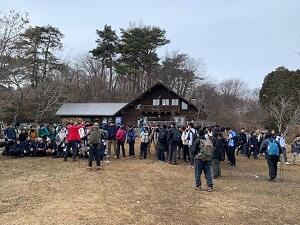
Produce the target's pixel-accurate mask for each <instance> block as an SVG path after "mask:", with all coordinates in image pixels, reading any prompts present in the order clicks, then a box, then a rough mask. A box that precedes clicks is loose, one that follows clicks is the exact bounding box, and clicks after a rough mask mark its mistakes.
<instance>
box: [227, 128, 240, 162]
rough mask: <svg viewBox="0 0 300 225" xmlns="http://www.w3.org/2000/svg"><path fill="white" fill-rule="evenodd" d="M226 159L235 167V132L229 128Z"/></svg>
mask: <svg viewBox="0 0 300 225" xmlns="http://www.w3.org/2000/svg"><path fill="white" fill-rule="evenodd" d="M228 130H229V133H228V147H229V148H228V160H229V162H230V165H231V166H233V167H235V166H236V159H235V149H236V146H237V138H238V137H237V134H236V132H235V131H234V130H232V129H231V128H228Z"/></svg>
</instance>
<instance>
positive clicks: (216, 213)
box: [0, 157, 300, 225]
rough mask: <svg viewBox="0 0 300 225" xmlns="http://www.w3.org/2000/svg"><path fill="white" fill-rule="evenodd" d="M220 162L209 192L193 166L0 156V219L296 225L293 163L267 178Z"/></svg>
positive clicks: (243, 162) (299, 183)
mask: <svg viewBox="0 0 300 225" xmlns="http://www.w3.org/2000/svg"><path fill="white" fill-rule="evenodd" d="M237 160H238V166H237V167H236V168H231V167H229V166H227V165H226V163H224V164H223V166H222V169H223V171H222V173H223V177H222V178H221V179H218V180H215V181H214V183H215V191H214V192H213V193H207V192H196V191H194V189H193V187H194V173H193V169H191V168H189V167H187V166H186V165H185V164H184V163H182V162H181V164H180V165H179V166H172V165H169V164H167V163H161V162H158V161H156V160H154V159H153V158H150V159H147V160H136V159H126V160H122V159H121V160H118V161H117V160H112V161H111V162H110V163H109V164H106V165H105V166H104V167H103V169H102V170H101V171H94V170H93V171H89V170H87V169H86V166H87V162H86V161H84V160H78V161H77V162H71V161H68V162H66V163H64V162H63V161H62V160H61V159H51V158H23V159H13V158H9V159H7V158H5V157H1V158H0V171H1V173H0V188H1V195H0V224H3V225H12V224H13V225H18V224H30V225H37V224H39V225H48V224H49V225H50V224H60V225H79V224H80V225H84V224H86V225H96V224H97V225H98V224H122V225H124V224H153V225H154V224H155V225H157V224H180V225H184V224H256V225H257V224H299V223H300V222H299V221H300V213H299V208H300V195H299V193H300V175H299V170H300V166H284V171H283V177H281V179H279V180H278V181H277V182H275V183H269V182H268V181H267V166H266V162H265V160H264V159H260V160H257V161H255V160H253V159H246V158H242V157H238V159H237Z"/></svg>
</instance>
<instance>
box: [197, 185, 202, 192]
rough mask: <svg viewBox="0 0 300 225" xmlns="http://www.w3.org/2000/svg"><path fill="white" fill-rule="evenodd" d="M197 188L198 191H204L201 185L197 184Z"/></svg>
mask: <svg viewBox="0 0 300 225" xmlns="http://www.w3.org/2000/svg"><path fill="white" fill-rule="evenodd" d="M195 190H196V191H203V189H202V188H201V187H200V186H196V187H195Z"/></svg>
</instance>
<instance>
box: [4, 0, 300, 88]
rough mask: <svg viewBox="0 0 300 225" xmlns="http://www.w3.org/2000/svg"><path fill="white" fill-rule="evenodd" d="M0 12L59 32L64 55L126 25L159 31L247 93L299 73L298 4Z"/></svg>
mask: <svg viewBox="0 0 300 225" xmlns="http://www.w3.org/2000/svg"><path fill="white" fill-rule="evenodd" d="M0 9H1V11H2V12H7V11H8V10H11V9H13V10H16V11H26V12H28V13H29V16H30V21H31V24H33V25H40V26H41V25H47V24H51V25H53V26H56V27H58V28H59V29H60V30H61V32H62V33H63V34H64V35H65V39H64V46H65V48H64V52H65V54H68V55H69V54H70V55H71V56H75V55H77V54H83V53H87V52H88V51H89V50H91V49H92V48H94V47H95V40H96V38H97V37H96V34H95V30H96V29H98V28H100V29H101V28H103V26H104V24H108V25H111V26H112V27H113V28H114V29H116V30H119V28H120V27H121V28H126V27H128V24H129V22H135V23H136V24H140V23H142V24H144V25H157V26H159V27H161V28H163V29H165V30H166V31H167V34H166V35H167V37H168V38H169V39H170V40H171V43H170V44H168V45H166V46H165V47H163V48H161V49H160V50H159V54H160V56H163V55H165V54H166V53H171V52H173V51H179V52H181V53H187V54H189V55H190V56H192V57H195V58H203V59H204V60H205V63H206V65H207V73H208V75H209V76H210V77H211V78H212V79H213V80H222V79H228V78H241V79H243V80H244V81H246V82H247V83H248V84H249V85H250V87H251V88H255V87H259V86H260V85H261V83H262V81H263V78H264V76H265V75H266V74H267V73H268V72H271V71H272V70H274V69H275V68H277V67H278V66H286V67H287V68H289V69H297V68H300V56H299V55H297V54H296V51H300V13H299V9H300V0H243V1H242V0H209V1H208V0H190V1H189V0H147V1H146V0H145V1H143V0H112V1H104V0H103V1H100V0H85V1H82V0H68V1H67V0H51V1H46V0H44V1H43V0H23V1H22V0H0Z"/></svg>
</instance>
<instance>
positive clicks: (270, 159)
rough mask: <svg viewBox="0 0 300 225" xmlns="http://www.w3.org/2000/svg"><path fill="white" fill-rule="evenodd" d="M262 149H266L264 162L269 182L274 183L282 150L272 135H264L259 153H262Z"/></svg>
mask: <svg viewBox="0 0 300 225" xmlns="http://www.w3.org/2000/svg"><path fill="white" fill-rule="evenodd" d="M264 148H266V160H267V163H268V167H269V176H270V179H269V181H275V179H276V176H277V164H278V161H279V156H280V154H281V152H282V150H281V146H280V144H279V143H278V142H277V141H276V140H275V138H274V135H273V134H272V133H268V134H267V135H266V140H264V141H263V142H262V143H261V145H260V152H262V151H263V149H264Z"/></svg>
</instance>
